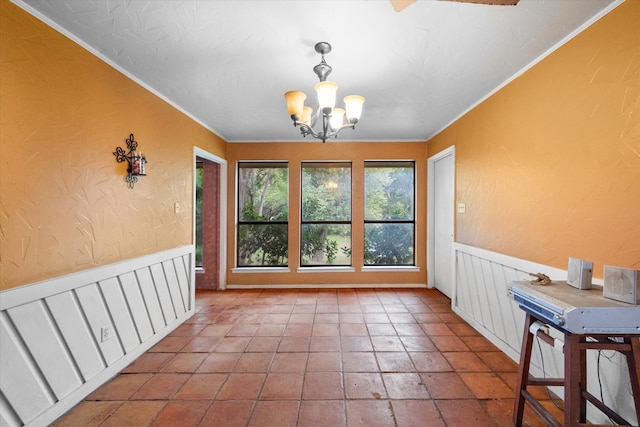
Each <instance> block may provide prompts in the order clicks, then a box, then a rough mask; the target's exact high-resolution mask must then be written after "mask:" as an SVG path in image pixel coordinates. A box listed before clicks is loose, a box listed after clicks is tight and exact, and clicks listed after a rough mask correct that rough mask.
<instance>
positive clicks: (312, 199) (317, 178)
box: [300, 162, 351, 266]
mask: <svg viewBox="0 0 640 427" xmlns="http://www.w3.org/2000/svg"><path fill="white" fill-rule="evenodd" d="M301 222H302V223H301V229H300V265H301V266H326V265H339V266H349V265H351V163H347V162H335V163H321V162H307V163H303V164H302V221H301Z"/></svg>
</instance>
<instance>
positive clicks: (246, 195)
mask: <svg viewBox="0 0 640 427" xmlns="http://www.w3.org/2000/svg"><path fill="white" fill-rule="evenodd" d="M288 219H289V169H288V164H287V163H284V162H278V163H276V162H273V163H271V162H241V163H239V164H238V240H237V241H238V253H237V255H238V261H237V263H238V266H240V267H256V266H258V267H259V266H287V263H288V258H289V257H288Z"/></svg>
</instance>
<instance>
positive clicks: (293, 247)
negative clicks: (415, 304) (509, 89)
mask: <svg viewBox="0 0 640 427" xmlns="http://www.w3.org/2000/svg"><path fill="white" fill-rule="evenodd" d="M293 131H294V130H293V129H292V132H293ZM395 159H398V160H414V161H415V162H416V181H417V190H416V209H417V217H416V227H417V231H416V236H417V241H416V251H415V254H416V255H415V260H416V265H417V266H418V267H420V271H413V272H400V271H394V272H391V271H386V272H384V271H381V272H375V273H374V272H362V271H360V267H361V266H362V264H363V259H364V254H363V244H362V241H363V240H362V239H363V234H364V230H363V226H362V224H363V221H364V216H363V215H364V212H363V204H364V195H363V192H364V182H363V174H364V161H365V160H395ZM242 160H280V161H288V162H289V191H290V192H289V268H290V269H291V272H290V273H268V274H265V273H246V272H243V273H234V272H232V271H231V270H232V269H233V267H235V265H236V259H235V255H236V253H235V224H234V221H233V220H232V219H233V218H235V205H236V199H235V186H236V182H235V179H236V169H237V162H238V161H242ZM314 160H317V161H322V160H334V161H351V162H352V166H351V167H352V177H353V178H352V199H351V203H352V224H353V225H352V250H353V252H352V263H353V267H355V270H356V271H355V272H348V273H347V272H345V273H342V272H340V273H336V272H331V273H326V272H325V273H320V272H318V273H306V272H305V273H298V272H297V271H296V269H297V267H298V265H299V264H300V249H299V248H300V244H299V242H300V234H299V222H300V174H301V163H302V162H303V161H314ZM228 162H229V163H228V164H229V169H228V172H229V176H228V185H229V186H228V194H229V197H228V203H229V206H228V215H229V216H228V217H229V222H228V230H227V236H228V246H227V254H228V260H227V266H228V268H229V271H228V273H227V283H228V284H229V285H263V284H266V285H270V284H273V285H297V284H302V285H324V284H347V285H350V284H353V285H355V284H390V283H391V284H394V283H406V284H426V283H427V279H426V254H425V247H426V243H425V241H426V194H427V189H426V176H427V173H426V163H427V162H426V145H425V143H424V142H397V143H365V142H358V143H355V142H354V143H350V142H341V141H339V140H338V141H332V142H327V143H325V144H323V143H321V142H319V141H311V142H302V143H264V144H253V143H252V144H250V143H234V144H229V146H228ZM307 270H308V271H312V269H307ZM316 271H317V270H316Z"/></svg>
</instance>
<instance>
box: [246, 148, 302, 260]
mask: <svg viewBox="0 0 640 427" xmlns="http://www.w3.org/2000/svg"><path fill="white" fill-rule="evenodd" d="M278 165H279V166H278ZM243 167H244V168H251V167H253V168H283V169H287V196H286V200H287V219H286V220H268V221H264V220H262V221H259V220H243V219H242V215H241V212H242V211H241V207H240V170H241V169H242V168H243ZM289 172H290V167H289V161H287V160H274V161H261V160H246V161H238V162H237V166H236V232H235V237H236V247H235V264H236V268H238V269H282V268H289V260H290V259H291V257H290V250H289V249H290V247H289V213H290V206H289V192H290V191H291V190H290V176H289ZM242 225H282V226H285V228H286V230H287V245H286V248H287V261H286V263H285V264H277V265H271V264H268V265H263V264H251V265H246V264H242V263H241V262H240V261H241V260H240V228H241V226H242Z"/></svg>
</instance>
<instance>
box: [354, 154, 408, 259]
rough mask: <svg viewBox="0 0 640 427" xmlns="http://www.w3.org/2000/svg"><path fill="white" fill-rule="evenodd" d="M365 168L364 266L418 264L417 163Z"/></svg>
mask: <svg viewBox="0 0 640 427" xmlns="http://www.w3.org/2000/svg"><path fill="white" fill-rule="evenodd" d="M364 166H365V167H364V189H365V208H364V264H365V265H414V263H415V260H414V238H415V179H414V170H415V167H414V166H415V165H414V162H406V161H390V162H382V161H370V162H365V164H364Z"/></svg>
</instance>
